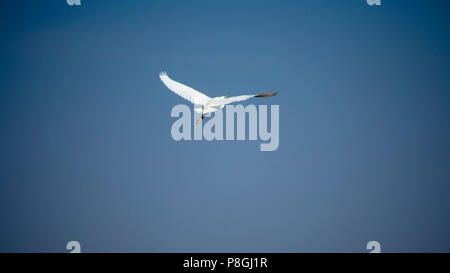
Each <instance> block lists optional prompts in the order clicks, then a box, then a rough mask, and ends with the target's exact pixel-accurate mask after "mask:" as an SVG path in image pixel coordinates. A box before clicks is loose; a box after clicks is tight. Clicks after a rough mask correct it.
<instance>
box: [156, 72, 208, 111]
mask: <svg viewBox="0 0 450 273" xmlns="http://www.w3.org/2000/svg"><path fill="white" fill-rule="evenodd" d="M159 78H160V79H161V81H162V82H163V83H164V84H165V85H166V86H167V88H169V89H170V90H171V91H173V92H174V93H175V94H177V95H179V96H181V97H183V98H184V99H187V100H188V101H190V102H192V103H193V104H198V105H204V104H206V102H207V101H208V100H209V99H210V97H208V96H206V95H205V94H203V93H200V92H198V91H197V90H195V89H193V88H190V87H189V86H186V85H184V84H182V83H179V82H176V81H174V80H172V79H171V78H169V76H167V74H166V72H161V73H159Z"/></svg>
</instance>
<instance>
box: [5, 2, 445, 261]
mask: <svg viewBox="0 0 450 273" xmlns="http://www.w3.org/2000/svg"><path fill="white" fill-rule="evenodd" d="M81 3H82V5H81V6H79V7H75V6H72V7H71V6H68V5H67V4H66V1H65V0H58V1H56V0H54V1H25V0H20V1H7V2H5V3H3V4H2V8H1V10H0V14H1V16H0V29H1V41H0V60H1V64H2V65H1V67H0V151H1V152H0V216H1V222H0V223H1V224H0V252H67V250H65V246H66V243H67V242H68V241H72V240H76V241H79V242H80V243H81V248H82V251H83V252H367V251H366V250H365V246H366V243H367V242H369V241H371V240H377V241H379V242H380V243H381V248H382V251H383V252H410V251H415V252H438V251H445V252H450V234H449V232H450V219H449V215H450V200H449V197H450V185H449V183H450V141H449V140H450V127H449V124H450V50H449V48H450V16H449V8H450V3H449V2H448V1H420V0H408V1H406V0H403V1H400V0H397V1H387V0H382V6H378V7H377V6H368V5H367V4H366V2H365V1H364V0H348V1H338V0H330V1H325V0H322V1H317V0H308V1H229V0H228V1H197V0H192V1H144V0H142V1H123V0H114V1H111V0H108V1H106V0H104V1H100V0H95V1H93V0H92V1H90V0H81ZM161 70H166V71H167V72H168V74H169V75H170V76H171V77H172V78H174V79H175V80H177V81H180V82H183V83H185V84H188V85H190V86H192V87H194V88H196V89H198V90H201V91H204V92H205V93H207V94H208V95H210V96H221V95H224V94H225V93H230V94H231V95H239V94H245V93H253V92H255V91H258V92H259V91H263V92H264V91H278V92H279V95H278V96H276V97H274V98H271V99H267V100H264V101H262V103H264V104H266V103H268V104H277V105H279V106H280V146H279V149H278V150H277V151H274V152H260V151H259V145H260V141H228V142H226V141H212V142H208V141H189V142H188V141H181V142H176V141H174V140H173V139H172V138H171V135H170V128H171V125H172V123H173V122H174V120H175V119H174V118H171V117H170V111H171V109H172V107H173V106H174V105H176V104H181V103H186V104H187V102H186V101H184V100H183V99H182V98H180V97H178V96H176V95H174V94H173V93H171V92H170V91H169V90H168V89H167V88H166V87H164V86H163V84H162V83H161V82H160V80H159V78H158V73H159V72H160V71H161ZM258 102H261V101H255V100H252V101H248V102H246V103H244V104H247V103H258Z"/></svg>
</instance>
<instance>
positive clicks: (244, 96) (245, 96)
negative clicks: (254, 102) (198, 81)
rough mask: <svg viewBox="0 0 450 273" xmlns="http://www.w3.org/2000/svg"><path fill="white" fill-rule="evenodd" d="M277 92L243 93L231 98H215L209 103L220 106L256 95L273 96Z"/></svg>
mask: <svg viewBox="0 0 450 273" xmlns="http://www.w3.org/2000/svg"><path fill="white" fill-rule="evenodd" d="M276 94H277V92H269V93H263V94H258V95H242V96H236V97H229V98H225V99H220V100H214V101H213V102H212V103H210V104H209V106H220V105H225V104H229V103H232V102H237V101H243V100H248V99H250V98H254V97H257V98H267V97H273V96H275V95H276Z"/></svg>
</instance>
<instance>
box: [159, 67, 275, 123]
mask: <svg viewBox="0 0 450 273" xmlns="http://www.w3.org/2000/svg"><path fill="white" fill-rule="evenodd" d="M159 78H160V79H161V81H162V82H163V83H164V84H165V85H166V86H167V88H169V89H170V90H171V91H173V92H174V93H175V94H177V95H179V96H181V97H183V98H184V99H186V100H188V101H190V102H192V103H193V104H195V105H198V106H201V108H200V107H198V108H194V111H195V112H197V113H199V114H201V115H202V116H201V117H200V118H199V119H198V120H197V122H196V123H199V122H200V121H202V120H203V119H204V118H205V116H206V114H208V113H212V112H215V111H217V110H221V109H223V107H225V105H226V104H229V103H232V102H236V101H243V100H248V99H249V98H253V97H260V98H265V97H273V96H275V95H276V94H277V92H269V93H263V94H258V95H242V96H236V97H229V98H227V95H225V96H222V97H215V98H210V97H208V96H206V95H205V94H203V93H201V92H199V91H197V90H195V89H193V88H191V87H189V86H186V85H184V84H182V83H179V82H176V81H174V80H172V79H171V78H169V76H167V74H166V72H161V73H159Z"/></svg>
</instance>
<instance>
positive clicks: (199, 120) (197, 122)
mask: <svg viewBox="0 0 450 273" xmlns="http://www.w3.org/2000/svg"><path fill="white" fill-rule="evenodd" d="M202 119H203V118H202V117H200V118H199V119H197V121H196V122H195V124H199V123H200V122H201V121H202Z"/></svg>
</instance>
